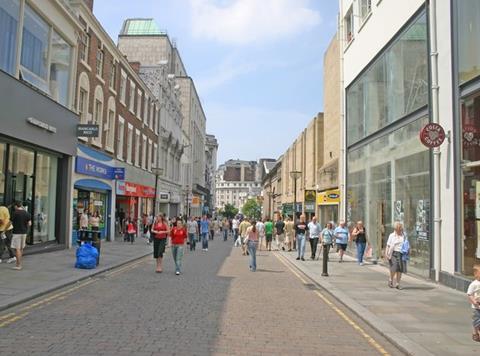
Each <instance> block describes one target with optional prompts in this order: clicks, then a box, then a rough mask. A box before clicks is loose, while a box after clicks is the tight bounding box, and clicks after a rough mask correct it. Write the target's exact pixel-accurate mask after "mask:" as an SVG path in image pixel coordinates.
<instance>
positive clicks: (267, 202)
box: [262, 156, 283, 219]
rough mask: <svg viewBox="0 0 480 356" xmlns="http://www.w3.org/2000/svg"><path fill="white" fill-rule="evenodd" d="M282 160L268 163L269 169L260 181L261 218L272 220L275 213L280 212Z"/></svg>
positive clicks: (281, 158)
mask: <svg viewBox="0 0 480 356" xmlns="http://www.w3.org/2000/svg"><path fill="white" fill-rule="evenodd" d="M282 160H283V156H280V157H279V158H278V160H277V161H275V162H273V164H272V162H268V165H269V167H268V168H269V169H268V171H267V170H266V171H265V175H264V177H263V179H262V197H263V205H262V213H263V216H265V217H267V218H271V219H273V216H274V215H275V214H276V213H281V212H282Z"/></svg>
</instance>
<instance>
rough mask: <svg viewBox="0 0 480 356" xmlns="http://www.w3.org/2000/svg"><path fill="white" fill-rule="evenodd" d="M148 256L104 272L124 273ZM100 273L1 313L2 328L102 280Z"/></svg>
mask: <svg viewBox="0 0 480 356" xmlns="http://www.w3.org/2000/svg"><path fill="white" fill-rule="evenodd" d="M146 258H147V257H144V258H142V259H140V260H139V261H137V262H132V263H129V264H127V265H125V266H123V267H121V268H118V269H113V270H111V271H110V272H106V273H104V274H103V275H105V276H106V277H114V276H116V275H119V274H120V273H123V272H126V271H128V270H131V269H134V268H136V267H137V266H139V265H140V264H142V263H143V262H145V260H146ZM100 275H102V274H99V275H97V276H93V277H91V278H92V279H89V280H87V281H85V282H79V283H78V284H77V285H76V286H74V287H71V288H69V289H66V290H64V291H62V292H58V293H55V294H50V295H48V296H47V297H45V298H43V299H40V300H38V301H36V302H35V303H31V304H28V305H26V306H24V307H23V308H21V309H19V310H18V312H11V313H7V314H4V315H0V328H3V327H5V326H8V325H10V324H12V323H14V322H16V321H19V320H21V319H23V318H25V317H26V316H27V315H28V314H29V313H30V312H31V311H32V310H33V309H41V308H43V307H45V306H46V305H50V304H52V303H53V302H55V301H58V300H63V299H65V298H66V297H68V296H69V295H71V294H72V293H73V292H75V291H76V290H78V289H80V288H84V287H86V286H89V285H91V284H92V283H95V282H98V281H99V280H100V279H99V278H98V277H99V276H100Z"/></svg>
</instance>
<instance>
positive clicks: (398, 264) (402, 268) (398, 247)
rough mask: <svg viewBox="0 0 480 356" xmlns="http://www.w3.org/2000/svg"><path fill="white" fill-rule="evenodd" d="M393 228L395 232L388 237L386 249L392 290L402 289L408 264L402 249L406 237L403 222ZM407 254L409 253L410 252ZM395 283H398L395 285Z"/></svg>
mask: <svg viewBox="0 0 480 356" xmlns="http://www.w3.org/2000/svg"><path fill="white" fill-rule="evenodd" d="M393 228H394V230H393V232H392V233H391V234H390V236H389V237H388V240H387V247H386V249H385V256H386V257H387V260H388V263H389V265H390V279H389V281H388V286H389V287H390V288H394V287H395V288H397V289H402V287H401V286H400V280H401V278H402V273H404V272H406V262H405V261H404V260H403V258H402V257H403V256H402V250H403V249H402V247H403V245H404V242H405V240H406V237H405V234H404V232H403V224H402V223H401V222H399V221H396V222H395V224H394V225H393ZM405 253H408V251H406V252H405ZM394 282H395V283H396V284H395V285H394Z"/></svg>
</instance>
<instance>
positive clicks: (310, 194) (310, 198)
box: [305, 190, 317, 203]
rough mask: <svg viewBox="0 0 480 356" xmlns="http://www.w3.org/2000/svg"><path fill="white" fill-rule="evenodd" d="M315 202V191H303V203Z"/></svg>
mask: <svg viewBox="0 0 480 356" xmlns="http://www.w3.org/2000/svg"><path fill="white" fill-rule="evenodd" d="M316 200H317V191H316V190H305V202H314V203H315V201H316Z"/></svg>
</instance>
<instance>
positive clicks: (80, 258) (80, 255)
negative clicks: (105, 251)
mask: <svg viewBox="0 0 480 356" xmlns="http://www.w3.org/2000/svg"><path fill="white" fill-rule="evenodd" d="M97 258H98V250H97V249H96V248H95V247H93V246H92V245H91V244H89V243H86V244H82V245H81V246H80V247H79V248H78V249H77V261H76V262H75V268H82V269H93V268H95V267H97Z"/></svg>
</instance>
